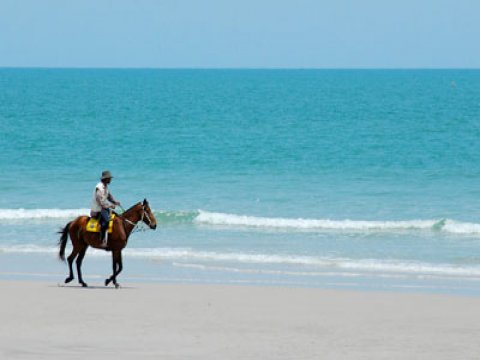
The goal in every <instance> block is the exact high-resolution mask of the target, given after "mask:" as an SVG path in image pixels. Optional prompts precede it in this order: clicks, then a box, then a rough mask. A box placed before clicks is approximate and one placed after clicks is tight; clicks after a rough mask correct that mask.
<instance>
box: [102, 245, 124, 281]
mask: <svg viewBox="0 0 480 360" xmlns="http://www.w3.org/2000/svg"><path fill="white" fill-rule="evenodd" d="M112 269H113V274H112V276H110V277H109V278H108V279H105V286H108V284H110V282H113V285H115V287H116V288H117V289H118V288H119V287H120V284H118V283H117V275H118V274H120V271H122V269H123V265H122V252H121V250H114V251H112Z"/></svg>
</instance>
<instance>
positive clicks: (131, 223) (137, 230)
mask: <svg viewBox="0 0 480 360" xmlns="http://www.w3.org/2000/svg"><path fill="white" fill-rule="evenodd" d="M120 208H121V209H122V210H123V214H122V215H121V217H122V220H123V221H125V222H126V223H129V224H130V225H133V229H132V231H131V233H134V232H139V231H147V230H148V229H146V228H138V227H137V226H138V223H140V222H143V219H144V218H146V219H147V220H148V223H149V224H151V223H152V220H151V219H150V216H148V214H147V212H146V211H145V207H144V206H143V205H142V216H141V217H140V219H139V220H138V221H137V222H133V221H131V220H128V219H126V218H124V217H123V215H124V214H125V212H126V211H125V209H124V208H123V207H122V206H120Z"/></svg>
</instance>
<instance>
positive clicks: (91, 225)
mask: <svg viewBox="0 0 480 360" xmlns="http://www.w3.org/2000/svg"><path fill="white" fill-rule="evenodd" d="M113 219H115V214H112V215H110V221H109V222H108V232H109V233H111V232H112V228H113ZM87 231H88V232H100V221H99V220H98V219H95V218H90V219H89V220H88V222H87Z"/></svg>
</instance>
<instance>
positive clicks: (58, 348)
mask: <svg viewBox="0 0 480 360" xmlns="http://www.w3.org/2000/svg"><path fill="white" fill-rule="evenodd" d="M90 285H92V286H91V287H90V288H87V289H83V288H80V287H76V286H68V287H65V286H59V285H58V284H56V283H54V282H51V283H50V282H42V281H35V282H32V281H1V282H0V288H1V289H2V299H1V304H2V306H1V307H0V319H1V321H2V326H1V327H0V358H2V359H86V358H88V359H131V358H132V357H135V358H137V359H407V358H408V359H436V360H438V359H452V358H456V359H478V354H479V352H480V344H479V342H478V338H479V336H480V324H479V319H480V310H479V308H480V299H479V298H478V297H466V296H451V295H434V294H411V293H392V292H361V291H343V290H322V289H306V288H285V287H256V286H234V285H229V286H223V285H199V284H194V285H165V284H124V285H125V287H122V288H120V289H118V290H115V289H113V288H104V287H102V286H100V284H93V283H92V284H90ZM95 285H98V286H95Z"/></svg>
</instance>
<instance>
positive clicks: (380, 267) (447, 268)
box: [0, 245, 480, 278]
mask: <svg viewBox="0 0 480 360" xmlns="http://www.w3.org/2000/svg"><path fill="white" fill-rule="evenodd" d="M0 252H3V253H48V254H51V253H56V252H58V248H56V247H42V246H37V245H12V246H6V247H1V248H0ZM89 254H90V255H95V256H103V255H106V254H107V253H105V251H100V250H94V249H89ZM125 256H128V257H137V258H144V259H156V260H166V261H171V262H178V261H188V262H192V261H197V262H202V263H203V264H205V263H206V264H210V266H211V265H212V264H218V263H229V264H257V265H286V266H300V267H304V266H308V267H310V270H314V269H317V270H321V271H334V272H346V271H347V272H362V273H375V274H382V273H388V274H410V275H414V276H423V275H427V276H428V275H435V276H454V277H476V278H480V266H471V265H468V266H467V265H453V264H442V263H438V264H437V263H425V262H417V261H401V260H381V259H350V258H340V257H325V256H323V257H322V256H304V255H285V254H260V253H254V254H250V253H242V252H215V251H197V250H194V249H190V248H127V249H125ZM285 270H286V269H283V270H282V271H285ZM310 270H309V271H310Z"/></svg>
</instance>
